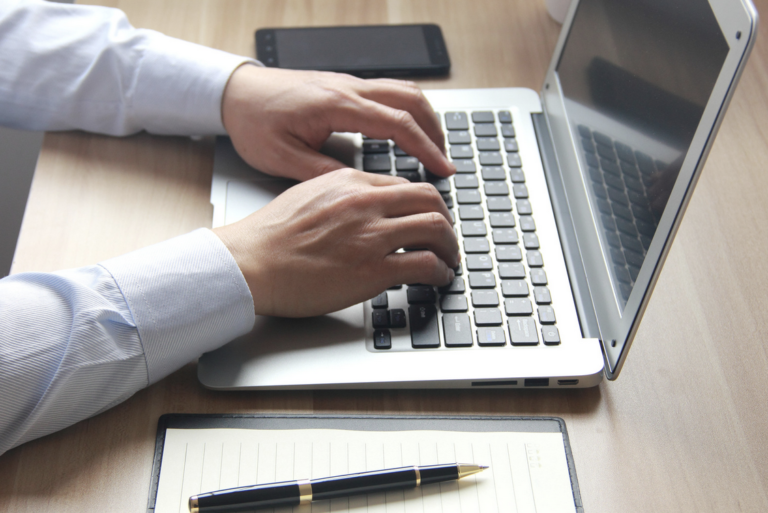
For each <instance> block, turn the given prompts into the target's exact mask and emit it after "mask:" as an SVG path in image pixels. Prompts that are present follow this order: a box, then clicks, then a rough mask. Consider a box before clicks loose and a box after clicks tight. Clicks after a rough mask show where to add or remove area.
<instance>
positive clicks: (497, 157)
mask: <svg viewBox="0 0 768 513" xmlns="http://www.w3.org/2000/svg"><path fill="white" fill-rule="evenodd" d="M480 126H482V125H480ZM464 147H466V146H464ZM478 158H479V160H480V165H481V166H501V165H503V164H504V159H502V158H501V153H499V152H498V151H481V152H479V153H478ZM502 180H503V178H502Z"/></svg>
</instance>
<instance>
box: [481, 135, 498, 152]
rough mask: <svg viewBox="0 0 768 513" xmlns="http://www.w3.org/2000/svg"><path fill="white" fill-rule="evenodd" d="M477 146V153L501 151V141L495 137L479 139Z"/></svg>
mask: <svg viewBox="0 0 768 513" xmlns="http://www.w3.org/2000/svg"><path fill="white" fill-rule="evenodd" d="M475 146H477V151H499V150H500V149H501V146H500V145H499V140H498V139H496V138H495V137H478V139H477V141H475Z"/></svg>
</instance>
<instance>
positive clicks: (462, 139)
mask: <svg viewBox="0 0 768 513" xmlns="http://www.w3.org/2000/svg"><path fill="white" fill-rule="evenodd" d="M448 142H449V143H450V144H470V143H472V137H471V136H470V135H469V132H467V131H466V130H461V131H456V132H448Z"/></svg>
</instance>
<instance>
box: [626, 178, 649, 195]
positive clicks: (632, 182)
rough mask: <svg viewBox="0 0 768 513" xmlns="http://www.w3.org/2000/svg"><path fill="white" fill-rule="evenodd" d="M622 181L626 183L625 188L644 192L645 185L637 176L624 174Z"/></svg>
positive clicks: (639, 192)
mask: <svg viewBox="0 0 768 513" xmlns="http://www.w3.org/2000/svg"><path fill="white" fill-rule="evenodd" d="M624 183H625V184H626V185H627V189H630V190H632V191H635V192H637V193H638V194H643V193H644V192H645V187H644V186H643V183H642V182H641V181H640V180H638V179H637V178H632V177H631V176H625V177H624Z"/></svg>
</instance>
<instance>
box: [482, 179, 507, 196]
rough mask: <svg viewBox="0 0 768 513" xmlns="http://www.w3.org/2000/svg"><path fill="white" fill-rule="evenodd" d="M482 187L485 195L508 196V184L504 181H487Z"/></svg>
mask: <svg viewBox="0 0 768 513" xmlns="http://www.w3.org/2000/svg"><path fill="white" fill-rule="evenodd" d="M483 188H484V189H485V195H486V196H509V186H508V185H507V184H506V183H504V182H488V183H485V184H483Z"/></svg>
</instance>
